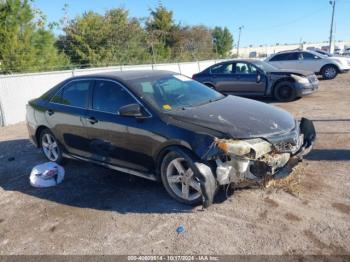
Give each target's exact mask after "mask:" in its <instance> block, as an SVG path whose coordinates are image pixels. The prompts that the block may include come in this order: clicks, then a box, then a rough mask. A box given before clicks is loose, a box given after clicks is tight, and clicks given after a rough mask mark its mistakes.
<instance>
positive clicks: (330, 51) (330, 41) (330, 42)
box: [328, 0, 336, 53]
mask: <svg viewBox="0 0 350 262" xmlns="http://www.w3.org/2000/svg"><path fill="white" fill-rule="evenodd" d="M335 2H336V0H332V1H329V4H330V5H331V6H332V9H333V10H332V20H331V32H330V35H329V50H328V51H329V53H332V41H333V22H334V11H335Z"/></svg>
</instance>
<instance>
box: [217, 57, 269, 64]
mask: <svg viewBox="0 0 350 262" xmlns="http://www.w3.org/2000/svg"><path fill="white" fill-rule="evenodd" d="M231 62H236V63H237V62H247V63H253V62H263V60H259V59H250V58H244V59H238V58H237V59H230V60H226V61H222V62H220V63H217V64H215V65H218V64H221V63H231Z"/></svg>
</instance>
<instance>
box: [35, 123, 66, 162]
mask: <svg viewBox="0 0 350 262" xmlns="http://www.w3.org/2000/svg"><path fill="white" fill-rule="evenodd" d="M40 146H41V151H42V152H43V154H44V156H45V157H46V158H47V159H48V160H49V161H51V162H56V163H57V164H62V163H63V155H62V148H61V147H60V144H59V142H58V141H57V139H56V137H55V136H54V134H53V133H52V132H51V131H50V130H49V129H47V128H45V129H44V130H42V131H41V133H40Z"/></svg>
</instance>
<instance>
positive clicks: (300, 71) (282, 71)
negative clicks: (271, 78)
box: [268, 69, 314, 76]
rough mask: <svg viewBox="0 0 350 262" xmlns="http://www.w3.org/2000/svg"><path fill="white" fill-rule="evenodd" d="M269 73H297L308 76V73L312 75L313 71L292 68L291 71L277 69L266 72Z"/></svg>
mask: <svg viewBox="0 0 350 262" xmlns="http://www.w3.org/2000/svg"><path fill="white" fill-rule="evenodd" d="M268 73H270V74H274V75H291V74H293V75H298V76H309V75H313V74H314V72H311V71H305V70H296V69H293V71H291V70H290V69H279V70H277V71H270V72H268Z"/></svg>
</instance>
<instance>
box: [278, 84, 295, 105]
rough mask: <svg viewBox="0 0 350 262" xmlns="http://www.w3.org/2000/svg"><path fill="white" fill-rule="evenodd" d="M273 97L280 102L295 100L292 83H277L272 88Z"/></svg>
mask: <svg viewBox="0 0 350 262" xmlns="http://www.w3.org/2000/svg"><path fill="white" fill-rule="evenodd" d="M274 97H275V99H276V100H278V101H280V102H290V101H293V100H295V98H296V92H295V87H294V84H293V83H292V82H289V81H283V82H280V83H278V84H277V85H276V86H275V88H274Z"/></svg>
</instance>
